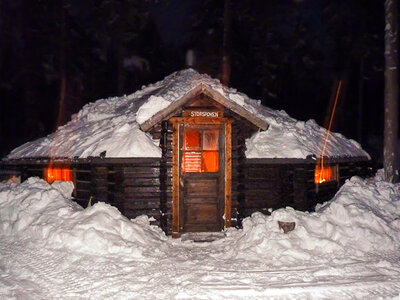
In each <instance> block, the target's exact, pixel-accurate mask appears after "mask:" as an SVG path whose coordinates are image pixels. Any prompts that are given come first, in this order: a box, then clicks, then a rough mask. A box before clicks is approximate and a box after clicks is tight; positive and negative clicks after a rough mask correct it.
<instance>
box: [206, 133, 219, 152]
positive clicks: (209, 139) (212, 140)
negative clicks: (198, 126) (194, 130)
mask: <svg viewBox="0 0 400 300" xmlns="http://www.w3.org/2000/svg"><path fill="white" fill-rule="evenodd" d="M203 150H218V130H204V132H203Z"/></svg>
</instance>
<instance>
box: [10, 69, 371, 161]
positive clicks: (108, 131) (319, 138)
mask: <svg viewBox="0 0 400 300" xmlns="http://www.w3.org/2000/svg"><path fill="white" fill-rule="evenodd" d="M199 84H205V85H207V86H208V87H209V88H210V89H212V90H213V91H215V92H218V93H219V94H221V95H222V96H223V97H224V98H226V99H227V100H229V101H232V102H234V103H236V104H238V105H240V106H241V107H243V108H244V109H245V110H247V111H248V112H249V113H250V114H254V115H256V116H257V117H259V118H262V119H263V120H265V122H266V123H268V124H269V125H270V127H269V128H268V130H266V131H260V132H257V133H255V134H254V135H253V136H252V137H251V138H250V139H248V140H247V141H246V146H247V150H246V157H248V158H300V159H304V158H306V157H307V156H309V155H315V156H320V154H321V153H322V145H323V141H324V138H325V136H326V129H324V128H323V127H321V126H319V125H318V124H316V122H315V121H313V120H309V121H307V122H303V121H298V120H295V119H293V118H291V117H290V116H289V115H288V114H287V113H286V112H284V111H277V110H272V109H270V108H268V107H265V106H263V105H261V101H259V100H254V99H251V98H249V97H248V96H247V95H245V94H243V93H240V92H237V91H236V89H233V88H229V87H226V86H223V85H222V84H221V83H220V82H219V80H217V79H213V78H211V77H210V76H209V75H207V74H199V73H198V72H196V71H195V70H193V69H186V70H181V71H177V72H175V73H172V74H171V75H169V76H167V77H165V78H164V79H163V80H161V81H158V82H156V83H154V84H149V85H147V86H143V87H142V89H140V90H138V91H136V92H135V93H132V94H130V95H128V96H122V97H112V98H106V99H100V100H97V101H95V102H92V103H88V104H86V105H85V106H84V107H83V108H82V109H81V110H80V111H79V113H78V114H76V115H75V116H73V117H72V120H71V121H70V122H68V123H67V124H66V125H64V126H61V127H59V128H58V129H57V131H56V132H54V133H52V134H50V135H48V136H46V137H42V138H40V139H37V140H35V141H32V142H28V143H25V144H23V145H22V146H20V147H18V148H16V149H14V150H13V151H12V152H11V153H10V154H9V155H8V156H6V159H18V158H34V157H46V156H47V157H54V156H59V157H71V158H73V157H80V158H87V157H89V156H99V154H100V153H102V152H104V151H106V157H161V149H160V148H159V146H158V141H154V140H153V139H152V137H151V136H150V135H149V134H148V133H145V132H143V131H142V130H141V129H140V127H139V124H141V123H143V122H145V121H146V120H148V119H149V118H151V117H152V116H153V115H154V114H156V113H158V112H160V111H161V110H162V109H165V108H166V107H168V106H169V105H171V104H172V103H174V102H176V101H177V100H179V99H181V98H182V97H183V96H184V95H186V94H187V93H189V92H190V91H191V90H192V89H194V88H196V87H197V86H198V85H199ZM146 106H147V111H146V110H145V108H146ZM143 111H144V112H143ZM325 156H328V157H365V158H368V159H370V156H369V155H368V153H367V152H365V151H364V150H363V149H362V148H361V146H360V144H358V143H357V142H355V141H353V140H349V139H347V138H345V137H344V136H342V135H341V134H338V133H331V134H330V140H329V141H328V145H327V149H326V152H325Z"/></svg>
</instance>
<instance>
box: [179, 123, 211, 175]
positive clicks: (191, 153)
mask: <svg viewBox="0 0 400 300" xmlns="http://www.w3.org/2000/svg"><path fill="white" fill-rule="evenodd" d="M218 141H219V131H218V130H216V129H196V130H194V129H187V130H185V132H184V141H183V144H184V149H183V150H184V151H183V154H182V171H183V172H184V173H203V172H218V169H219V154H218Z"/></svg>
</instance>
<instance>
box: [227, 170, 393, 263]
mask: <svg viewBox="0 0 400 300" xmlns="http://www.w3.org/2000/svg"><path fill="white" fill-rule="evenodd" d="M278 221H286V222H296V228H295V230H294V231H292V232H289V233H288V234H283V231H281V230H280V229H279V227H278V224H277V222H278ZM399 232H400V185H399V184H397V185H394V184H391V183H388V182H384V181H382V180H381V179H380V177H379V176H377V177H376V178H375V179H369V180H363V179H361V178H359V177H353V178H352V179H351V180H348V181H347V182H346V183H345V184H344V185H343V187H342V188H341V189H340V190H339V191H338V193H337V194H336V196H335V197H334V198H333V199H332V200H331V201H329V202H326V203H324V204H323V205H320V206H318V207H317V208H316V212H313V213H309V212H300V211H295V210H294V209H292V208H290V207H287V208H282V209H278V210H276V211H273V212H272V214H271V216H265V215H262V214H261V213H254V214H253V215H252V216H251V217H250V218H247V219H245V220H244V222H243V230H242V231H236V230H230V231H229V238H230V239H231V240H234V241H238V242H237V244H236V246H235V248H236V249H237V250H235V253H232V255H234V256H235V257H237V258H243V257H246V256H249V255H250V256H253V257H265V258H266V259H268V260H270V261H271V262H272V263H273V264H276V265H281V264H292V263H301V262H302V261H304V260H311V259H320V258H323V257H324V258H329V257H330V258H334V257H338V256H339V257H340V256H348V257H351V256H363V255H365V254H366V253H368V254H373V253H375V254H378V255H379V254H382V253H384V252H391V251H397V250H398V249H399V248H400V235H399ZM228 251H229V250H228ZM230 251H231V252H232V250H230Z"/></svg>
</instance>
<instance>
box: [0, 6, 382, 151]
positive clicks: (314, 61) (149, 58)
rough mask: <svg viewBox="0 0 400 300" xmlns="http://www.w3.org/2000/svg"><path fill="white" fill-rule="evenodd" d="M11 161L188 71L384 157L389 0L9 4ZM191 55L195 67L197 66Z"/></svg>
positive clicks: (3, 30)
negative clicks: (16, 153)
mask: <svg viewBox="0 0 400 300" xmlns="http://www.w3.org/2000/svg"><path fill="white" fill-rule="evenodd" d="M0 14H1V15H0V114H1V115H0V117H1V124H0V154H1V156H4V155H6V154H7V153H8V152H9V151H10V150H12V149H13V148H15V147H16V146H19V145H20V144H22V143H24V142H27V141H29V140H32V139H35V138H39V137H42V136H44V135H46V134H49V133H50V132H52V131H54V130H55V129H56V128H57V126H59V125H62V124H65V123H66V122H68V120H69V119H70V118H71V115H72V114H74V113H76V112H78V111H79V109H80V108H81V107H82V106H83V105H84V104H86V103H88V102H92V101H95V100H96V99H99V98H106V97H111V96H120V95H123V94H130V93H133V92H134V91H136V90H137V89H139V88H140V87H141V86H142V85H146V84H149V83H152V82H155V81H158V80H161V79H162V78H164V77H165V76H166V75H168V74H170V73H172V72H175V71H178V70H181V69H184V68H187V67H188V64H189V65H190V66H191V67H193V68H194V69H196V70H198V71H199V72H201V73H208V74H210V75H211V76H213V77H218V78H221V77H222V75H223V74H222V71H223V70H224V68H223V64H222V57H223V56H224V55H225V56H226V57H227V58H228V66H229V68H228V69H229V73H230V76H229V83H228V84H229V86H231V87H234V88H236V89H238V90H239V91H241V92H244V93H246V94H247V95H249V96H250V97H251V98H255V99H261V101H262V103H263V104H264V105H266V106H269V107H272V108H275V109H283V110H285V111H286V112H287V113H288V114H289V115H291V116H292V117H294V118H297V119H300V120H307V119H315V120H316V121H317V122H318V123H319V124H320V125H325V126H326V122H327V120H328V119H329V114H330V110H331V106H332V96H333V94H334V92H335V90H336V87H337V84H338V82H339V81H340V80H341V81H342V82H343V88H342V90H341V94H340V98H339V103H338V107H337V111H336V115H335V118H334V123H333V128H332V130H333V131H339V132H341V133H343V134H344V135H345V136H347V137H349V138H353V139H356V140H358V141H359V142H361V143H362V145H363V147H364V148H365V149H366V150H367V151H369V152H370V153H371V155H372V156H373V157H374V158H380V152H381V151H382V150H381V146H380V144H381V140H382V132H383V64H384V59H383V52H384V47H383V46H384V44H383V35H384V10H383V1H378V0H372V1H359V0H358V1H357V0H348V1H344V0H343V1H339V0H336V1H327V0H307V1H299V0H297V1H296V0H293V1H274V0H271V1H247V0H242V1H233V0H231V1H210V0H204V1H200V0H197V1H178V0H177V1H167V0H166V1H139V0H121V1H110V0H98V1H94V0H91V1H78V0H59V1H38V0H35V1H28V0H15V1H4V0H3V1H0ZM188 58H189V60H190V62H188Z"/></svg>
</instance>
